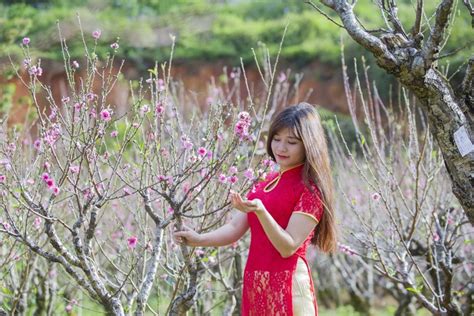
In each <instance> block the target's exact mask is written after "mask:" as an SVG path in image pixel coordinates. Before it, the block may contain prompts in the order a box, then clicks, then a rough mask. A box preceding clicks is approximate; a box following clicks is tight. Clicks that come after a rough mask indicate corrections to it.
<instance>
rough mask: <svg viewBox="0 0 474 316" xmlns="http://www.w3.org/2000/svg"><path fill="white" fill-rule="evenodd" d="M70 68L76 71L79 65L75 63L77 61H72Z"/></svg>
mask: <svg viewBox="0 0 474 316" xmlns="http://www.w3.org/2000/svg"><path fill="white" fill-rule="evenodd" d="M71 66H72V68H74V69H77V68H79V63H78V62H77V60H73V61H72V63H71Z"/></svg>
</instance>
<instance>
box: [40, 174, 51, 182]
mask: <svg viewBox="0 0 474 316" xmlns="http://www.w3.org/2000/svg"><path fill="white" fill-rule="evenodd" d="M41 179H43V181H44V182H46V181H47V180H49V174H48V173H47V172H44V173H43V174H42V175H41Z"/></svg>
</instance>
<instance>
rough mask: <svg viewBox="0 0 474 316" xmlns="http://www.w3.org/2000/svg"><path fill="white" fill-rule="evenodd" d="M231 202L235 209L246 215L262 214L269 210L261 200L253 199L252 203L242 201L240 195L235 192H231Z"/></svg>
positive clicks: (245, 200)
mask: <svg viewBox="0 0 474 316" xmlns="http://www.w3.org/2000/svg"><path fill="white" fill-rule="evenodd" d="M230 202H231V203H232V206H233V207H234V208H236V209H238V210H239V211H241V212H244V213H251V212H255V213H260V212H265V211H266V210H267V209H266V208H265V205H263V202H262V201H261V200H260V199H253V200H251V201H250V200H247V199H242V197H241V196H240V194H239V193H237V192H234V191H230Z"/></svg>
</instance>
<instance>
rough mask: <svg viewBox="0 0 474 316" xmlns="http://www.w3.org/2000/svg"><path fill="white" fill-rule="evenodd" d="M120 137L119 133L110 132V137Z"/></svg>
mask: <svg viewBox="0 0 474 316" xmlns="http://www.w3.org/2000/svg"><path fill="white" fill-rule="evenodd" d="M117 136H118V132H117V131H111V132H110V137H117Z"/></svg>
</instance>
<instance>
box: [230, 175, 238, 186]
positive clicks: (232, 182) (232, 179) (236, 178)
mask: <svg viewBox="0 0 474 316" xmlns="http://www.w3.org/2000/svg"><path fill="white" fill-rule="evenodd" d="M237 181H239V178H238V177H237V176H236V175H233V176H230V177H229V182H230V183H231V184H235V183H236V182H237Z"/></svg>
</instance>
